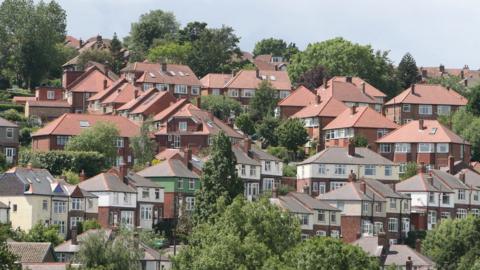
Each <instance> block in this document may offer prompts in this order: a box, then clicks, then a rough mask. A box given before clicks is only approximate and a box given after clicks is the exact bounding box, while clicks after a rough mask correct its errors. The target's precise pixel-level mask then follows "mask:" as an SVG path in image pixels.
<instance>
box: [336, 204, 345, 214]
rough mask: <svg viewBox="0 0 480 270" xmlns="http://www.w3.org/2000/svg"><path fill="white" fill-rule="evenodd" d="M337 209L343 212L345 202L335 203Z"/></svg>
mask: <svg viewBox="0 0 480 270" xmlns="http://www.w3.org/2000/svg"><path fill="white" fill-rule="evenodd" d="M337 208H338V209H340V210H341V211H342V212H343V210H344V209H345V202H337Z"/></svg>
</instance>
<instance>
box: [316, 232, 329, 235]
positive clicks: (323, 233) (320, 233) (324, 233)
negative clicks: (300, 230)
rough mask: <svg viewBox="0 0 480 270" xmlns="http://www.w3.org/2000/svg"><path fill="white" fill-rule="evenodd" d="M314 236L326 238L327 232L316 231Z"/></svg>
mask: <svg viewBox="0 0 480 270" xmlns="http://www.w3.org/2000/svg"><path fill="white" fill-rule="evenodd" d="M315 235H316V236H327V232H326V231H316V232H315Z"/></svg>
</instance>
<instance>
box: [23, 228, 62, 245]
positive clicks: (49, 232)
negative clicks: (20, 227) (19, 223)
mask: <svg viewBox="0 0 480 270" xmlns="http://www.w3.org/2000/svg"><path fill="white" fill-rule="evenodd" d="M18 235H20V237H21V240H20V241H21V242H50V243H52V245H53V246H57V245H58V244H60V243H61V242H63V239H62V238H61V237H60V235H59V234H58V226H57V225H50V226H45V225H43V224H42V223H40V222H39V223H37V224H35V225H34V226H33V227H32V228H31V229H30V231H28V233H23V232H21V233H19V234H18Z"/></svg>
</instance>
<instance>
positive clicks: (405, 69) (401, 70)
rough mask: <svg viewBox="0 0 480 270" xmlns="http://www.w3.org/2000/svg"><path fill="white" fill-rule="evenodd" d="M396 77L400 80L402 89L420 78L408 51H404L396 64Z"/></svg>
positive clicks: (415, 64)
mask: <svg viewBox="0 0 480 270" xmlns="http://www.w3.org/2000/svg"><path fill="white" fill-rule="evenodd" d="M397 77H398V79H399V80H400V83H401V86H402V89H407V88H408V87H410V85H412V84H414V83H416V82H417V81H418V79H419V78H420V73H419V72H418V67H417V63H416V62H415V59H413V56H412V55H411V54H410V53H406V54H405V55H404V56H403V57H402V60H401V61H400V63H399V64H398V67H397Z"/></svg>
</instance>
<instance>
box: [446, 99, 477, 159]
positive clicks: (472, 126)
mask: <svg viewBox="0 0 480 270" xmlns="http://www.w3.org/2000/svg"><path fill="white" fill-rule="evenodd" d="M441 121H443V124H444V125H447V126H451V127H452V130H453V132H455V133H456V134H458V135H460V136H461V137H462V138H464V139H465V140H466V141H467V142H469V143H470V144H471V147H472V159H473V160H478V159H480V117H477V116H475V115H474V114H472V113H471V112H469V111H467V110H466V109H463V108H462V109H459V110H457V111H456V112H454V113H453V114H452V115H451V116H450V118H441Z"/></svg>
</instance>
